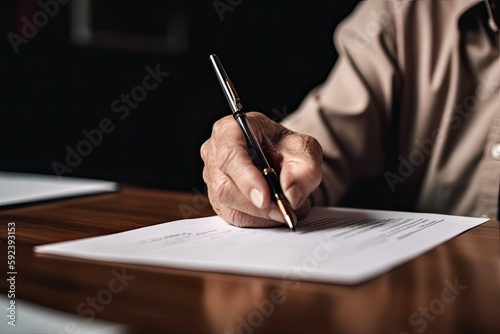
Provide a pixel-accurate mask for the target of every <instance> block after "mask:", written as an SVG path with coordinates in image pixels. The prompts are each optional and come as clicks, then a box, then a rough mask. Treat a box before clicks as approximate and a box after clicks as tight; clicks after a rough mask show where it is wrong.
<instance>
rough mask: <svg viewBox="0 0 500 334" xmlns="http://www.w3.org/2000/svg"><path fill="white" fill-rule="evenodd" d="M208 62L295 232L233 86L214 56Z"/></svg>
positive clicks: (287, 208) (253, 157) (272, 191)
mask: <svg viewBox="0 0 500 334" xmlns="http://www.w3.org/2000/svg"><path fill="white" fill-rule="evenodd" d="M210 61H211V62H212V66H213V67H214V70H215V74H216V75H217V79H219V82H220V85H221V87H222V91H223V92H224V95H225V96H226V98H227V101H228V102H229V106H230V107H231V110H232V112H233V117H234V119H235V120H236V122H238V124H239V125H240V128H241V130H242V131H243V134H244V135H245V139H246V141H247V146H248V149H247V151H248V153H249V155H250V157H251V158H252V161H253V163H254V164H255V165H256V166H257V168H259V169H260V170H261V171H262V174H263V175H264V178H265V179H266V181H267V184H268V185H269V189H270V191H271V195H272V197H273V199H274V200H275V201H276V205H277V206H278V209H279V211H280V212H281V214H282V215H283V218H285V221H286V223H287V225H288V227H290V229H292V230H293V231H295V226H294V225H293V220H292V217H294V214H293V211H292V209H291V207H290V204H289V203H288V200H287V199H286V198H285V195H283V190H281V186H280V182H279V180H278V175H277V174H276V171H275V170H274V169H273V168H272V167H271V165H270V164H269V162H268V161H267V158H266V156H265V154H264V152H263V151H262V147H261V146H260V144H259V141H258V140H257V138H256V137H255V134H254V132H253V130H252V128H251V126H250V125H249V124H248V121H247V116H246V114H245V112H244V111H243V106H242V105H241V102H240V98H239V96H238V94H237V93H236V90H235V89H234V85H233V83H232V82H231V80H230V79H229V77H228V76H227V73H226V71H225V70H224V67H222V63H221V62H220V60H219V58H218V57H217V55H216V54H212V55H210Z"/></svg>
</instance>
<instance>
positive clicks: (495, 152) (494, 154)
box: [491, 143, 500, 160]
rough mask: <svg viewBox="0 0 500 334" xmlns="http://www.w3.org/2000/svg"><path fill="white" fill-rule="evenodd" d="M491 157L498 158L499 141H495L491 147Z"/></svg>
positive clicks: (499, 158)
mask: <svg viewBox="0 0 500 334" xmlns="http://www.w3.org/2000/svg"><path fill="white" fill-rule="evenodd" d="M491 157H492V158H493V159H495V160H500V143H496V144H495V145H493V146H492V147H491Z"/></svg>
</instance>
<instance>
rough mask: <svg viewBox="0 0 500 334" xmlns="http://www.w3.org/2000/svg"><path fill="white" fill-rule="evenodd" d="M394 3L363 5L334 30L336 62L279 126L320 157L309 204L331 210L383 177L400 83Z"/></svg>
mask: <svg viewBox="0 0 500 334" xmlns="http://www.w3.org/2000/svg"><path fill="white" fill-rule="evenodd" d="M402 11H404V9H403V8H402V4H401V2H399V1H363V2H362V3H361V4H360V5H358V7H357V8H356V9H355V11H354V12H353V13H352V14H351V16H350V17H349V18H347V19H346V20H344V21H343V22H342V23H341V24H340V25H339V26H338V27H337V29H336V32H335V34H334V43H335V47H336V49H337V52H338V54H339V58H338V59H337V62H336V64H335V66H334V68H333V69H332V71H331V73H330V75H329V76H328V78H327V80H326V81H325V82H324V83H323V84H322V85H321V86H319V87H317V88H315V89H314V90H313V91H312V92H310V93H309V95H308V96H307V97H306V98H305V100H304V101H303V102H302V104H301V105H300V107H299V108H298V110H297V111H295V112H294V113H292V114H291V115H290V116H289V117H287V118H286V119H284V120H283V122H282V124H283V125H284V126H286V127H288V128H290V129H291V130H293V131H297V132H300V133H305V134H308V135H311V136H313V137H315V138H316V139H317V140H318V141H319V142H320V144H321V146H322V148H323V153H324V159H323V180H322V183H321V185H320V188H319V189H318V191H316V192H315V194H314V202H315V204H320V205H335V204H337V203H338V201H339V199H340V198H341V197H342V196H343V195H344V194H345V192H346V190H347V189H348V187H349V186H350V185H352V184H353V183H356V182H358V181H361V180H363V179H368V178H373V177H375V176H377V175H380V174H382V173H383V171H384V168H385V164H386V160H387V155H388V150H389V145H390V143H389V131H390V124H391V115H392V113H393V106H394V105H396V102H395V97H397V95H398V94H397V90H398V87H400V85H401V77H400V76H399V74H398V66H397V64H396V61H395V59H396V56H395V54H396V52H397V48H396V37H395V26H396V25H395V20H397V15H398V14H399V12H402Z"/></svg>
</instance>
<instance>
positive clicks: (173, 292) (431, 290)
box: [0, 186, 500, 333]
mask: <svg viewBox="0 0 500 334" xmlns="http://www.w3.org/2000/svg"><path fill="white" fill-rule="evenodd" d="M213 214H214V213H213V211H212V209H211V207H210V205H209V203H208V200H207V199H206V197H204V196H203V195H201V194H199V193H198V194H196V193H183V192H172V191H162V190H154V189H143V188H136V187H129V186H125V187H123V189H122V190H121V191H120V192H118V193H112V194H104V195H96V196H88V197H82V198H74V199H67V200H61V201H54V202H48V203H40V204H33V205H29V206H22V207H16V208H11V209H4V210H1V211H0V224H1V225H0V226H1V228H0V241H1V243H0V250H1V252H0V253H1V257H0V261H1V264H2V265H1V266H0V268H2V269H1V270H2V275H5V273H6V272H7V269H6V261H7V256H6V254H7V252H6V243H5V241H6V239H7V228H6V227H7V223H8V222H15V224H16V251H17V253H16V265H17V268H16V269H17V272H18V275H17V281H16V298H19V299H24V300H27V301H31V302H35V303H38V304H41V305H45V306H49V307H52V308H55V309H58V310H63V311H66V312H70V313H73V314H80V315H82V316H84V317H86V318H87V319H88V320H89V321H90V320H92V319H94V318H99V319H105V320H111V321H115V322H119V323H124V324H127V325H128V326H129V327H130V329H131V331H132V332H134V333H166V332H168V333H266V332H268V333H329V332H331V333H406V332H408V333H499V332H500V321H499V317H498V315H499V314H500V285H499V282H500V279H499V258H500V251H499V223H498V222H496V221H489V222H487V223H485V224H483V225H481V226H478V227H476V228H474V229H472V230H470V231H468V232H466V233H464V234H462V235H460V236H458V237H456V238H454V239H453V240H450V241H449V242H446V243H445V244H443V245H441V246H439V247H437V248H435V249H433V250H431V251H429V252H427V253H425V254H424V255H422V256H420V257H418V258H417V259H415V260H413V261H410V262H408V263H405V264H404V265H401V266H399V267H397V268H396V269H394V270H391V271H390V272H388V273H386V274H384V275H382V276H380V277H378V278H376V279H374V280H371V281H369V282H367V283H365V284H361V285H358V286H354V287H346V286H339V285H331V284H319V283H312V282H307V281H288V280H280V279H270V278H263V277H249V276H238V275H227V274H218V273H208V272H197V271H184V270H176V269H169V268H157V267H150V266H140V265H122V264H119V263H104V262H96V261H86V260H85V261H84V260H75V259H71V258H63V257H55V256H41V255H35V254H33V252H32V247H33V246H35V245H39V244H45V243H51V242H58V241H63V240H73V239H78V238H84V237H90V236H97V235H105V234H110V233H115V232H120V231H126V230H130V229H134V228H139V227H143V226H149V225H153V224H159V223H162V222H165V221H172V220H177V219H181V218H194V217H201V216H207V215H213ZM117 277H121V280H120V279H117ZM453 286H455V287H454V288H453ZM0 290H1V292H2V293H6V291H8V286H7V282H6V280H5V279H2V280H1V281H0ZM111 290H113V291H114V292H112V293H109V291H111ZM106 291H108V292H106ZM110 296H111V298H110V299H109V297H110ZM92 298H95V300H97V302H99V300H101V301H103V302H104V303H102V304H98V305H97V306H95V307H94V308H93V307H91V306H89V304H88V299H92ZM106 298H108V299H106ZM104 304H105V305H104Z"/></svg>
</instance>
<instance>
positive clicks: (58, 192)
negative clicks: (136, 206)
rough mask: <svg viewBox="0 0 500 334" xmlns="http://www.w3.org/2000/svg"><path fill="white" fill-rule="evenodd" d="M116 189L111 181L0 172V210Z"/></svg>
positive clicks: (116, 186) (115, 185)
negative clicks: (7, 206) (9, 206)
mask: <svg viewBox="0 0 500 334" xmlns="http://www.w3.org/2000/svg"><path fill="white" fill-rule="evenodd" d="M116 190H118V184H117V183H115V182H109V181H101V180H91V179H82V178H75V177H66V176H59V177H58V176H56V175H41V174H28V173H13V172H0V207H2V206H6V205H15V204H23V203H31V202H37V201H45V200H51V199H57V198H66V197H74V196H83V195H90V194H97V193H104V192H112V191H116Z"/></svg>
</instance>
